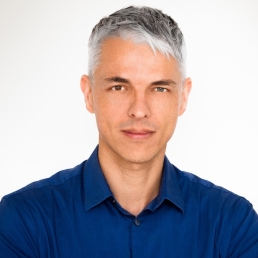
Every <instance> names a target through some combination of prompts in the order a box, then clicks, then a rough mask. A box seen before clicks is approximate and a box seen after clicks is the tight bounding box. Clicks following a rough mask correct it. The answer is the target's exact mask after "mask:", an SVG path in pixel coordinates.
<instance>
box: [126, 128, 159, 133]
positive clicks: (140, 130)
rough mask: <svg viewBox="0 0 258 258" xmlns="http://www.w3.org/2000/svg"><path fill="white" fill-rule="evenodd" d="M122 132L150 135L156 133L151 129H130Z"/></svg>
mask: <svg viewBox="0 0 258 258" xmlns="http://www.w3.org/2000/svg"><path fill="white" fill-rule="evenodd" d="M122 132H125V133H131V134H148V133H154V132H155V131H153V130H150V129H135V128H130V129H123V130H122Z"/></svg>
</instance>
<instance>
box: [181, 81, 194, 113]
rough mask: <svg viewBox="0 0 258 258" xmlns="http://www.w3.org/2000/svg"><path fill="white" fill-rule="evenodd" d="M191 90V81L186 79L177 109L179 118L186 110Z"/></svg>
mask: <svg viewBox="0 0 258 258" xmlns="http://www.w3.org/2000/svg"><path fill="white" fill-rule="evenodd" d="M191 89H192V80H191V79H190V78H187V79H186V80H185V81H184V85H183V90H182V93H181V94H182V95H181V103H180V108H179V116H181V115H182V114H183V113H184V112H185V110H186V106H187V101H188V97H189V94H190V92H191Z"/></svg>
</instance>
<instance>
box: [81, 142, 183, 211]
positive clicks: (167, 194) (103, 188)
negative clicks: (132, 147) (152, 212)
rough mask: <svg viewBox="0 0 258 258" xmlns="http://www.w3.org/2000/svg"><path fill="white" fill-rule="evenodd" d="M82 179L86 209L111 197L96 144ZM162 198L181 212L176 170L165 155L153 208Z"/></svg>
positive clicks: (161, 201)
mask: <svg viewBox="0 0 258 258" xmlns="http://www.w3.org/2000/svg"><path fill="white" fill-rule="evenodd" d="M83 181H84V191H85V209H86V211H88V210H90V209H91V208H93V207H94V206H96V205H98V204H100V203H101V202H103V201H104V200H106V199H107V198H108V197H113V194H112V192H111V190H110V188H109V186H108V183H107V181H106V179H105V177H104V175H103V172H102V170H101V167H100V164H99V159H98V146H97V147H96V148H95V150H94V151H93V153H92V154H91V156H90V158H89V159H88V160H87V162H86V163H85V166H84V168H83ZM164 200H168V201H169V202H171V203H172V204H174V205H175V206H177V207H178V208H179V209H180V210H181V211H182V212H183V211H184V201H183V198H182V193H181V190H180V187H179V183H178V179H177V175H176V171H175V169H174V166H173V165H172V164H171V163H170V162H169V160H168V159H167V157H166V156H165V158H164V165H163V173H162V179H161V185H160V192H159V196H158V198H157V202H156V205H155V207H154V209H156V208H157V207H158V206H160V205H161V204H162V203H163V202H164Z"/></svg>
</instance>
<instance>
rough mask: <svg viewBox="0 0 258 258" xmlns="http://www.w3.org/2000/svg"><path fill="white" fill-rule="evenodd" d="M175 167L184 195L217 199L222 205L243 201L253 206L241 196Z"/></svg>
mask: <svg viewBox="0 0 258 258" xmlns="http://www.w3.org/2000/svg"><path fill="white" fill-rule="evenodd" d="M173 167H174V170H175V172H176V175H177V178H178V182H179V185H180V189H181V191H182V193H185V194H188V195H191V196H193V197H196V198H208V199H215V200H216V202H220V203H221V202H223V201H230V200H231V201H239V200H241V201H242V202H245V203H246V204H247V205H251V204H250V203H249V202H248V201H247V200H246V199H245V198H244V197H242V196H239V195H237V194H236V193H233V192H232V191H230V190H228V189H226V188H224V187H222V186H218V185H216V184H214V183H212V182H210V181H208V180H205V179H203V178H200V177H198V176H197V175H195V174H192V173H189V172H185V171H181V170H179V169H178V168H177V167H175V166H174V165H173ZM215 200H214V201H215ZM214 204H215V203H214Z"/></svg>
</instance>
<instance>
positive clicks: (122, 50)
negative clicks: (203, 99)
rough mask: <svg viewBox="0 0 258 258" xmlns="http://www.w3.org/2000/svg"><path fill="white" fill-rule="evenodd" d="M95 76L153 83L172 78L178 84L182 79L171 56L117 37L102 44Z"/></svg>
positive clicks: (145, 45)
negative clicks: (140, 79) (118, 77)
mask: <svg viewBox="0 0 258 258" xmlns="http://www.w3.org/2000/svg"><path fill="white" fill-rule="evenodd" d="M95 76H97V77H101V78H104V77H106V76H121V77H124V78H129V77H130V79H136V78H148V79H149V80H152V79H153V81H155V80H159V79H172V78H171V77H173V80H175V81H178V82H179V81H180V79H181V74H180V72H179V69H178V65H177V61H176V60H175V59H174V58H173V57H172V56H169V57H167V56H166V55H164V54H162V53H160V52H159V51H156V53H154V51H153V50H152V49H151V47H150V46H149V45H147V44H143V43H141V44H139V43H135V42H134V41H133V40H128V39H126V40H125V39H121V38H118V37H116V38H110V39H107V40H106V41H105V42H104V43H103V45H102V47H101V52H100V58H99V64H98V66H97V67H96V71H95ZM95 76H94V77H95Z"/></svg>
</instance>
